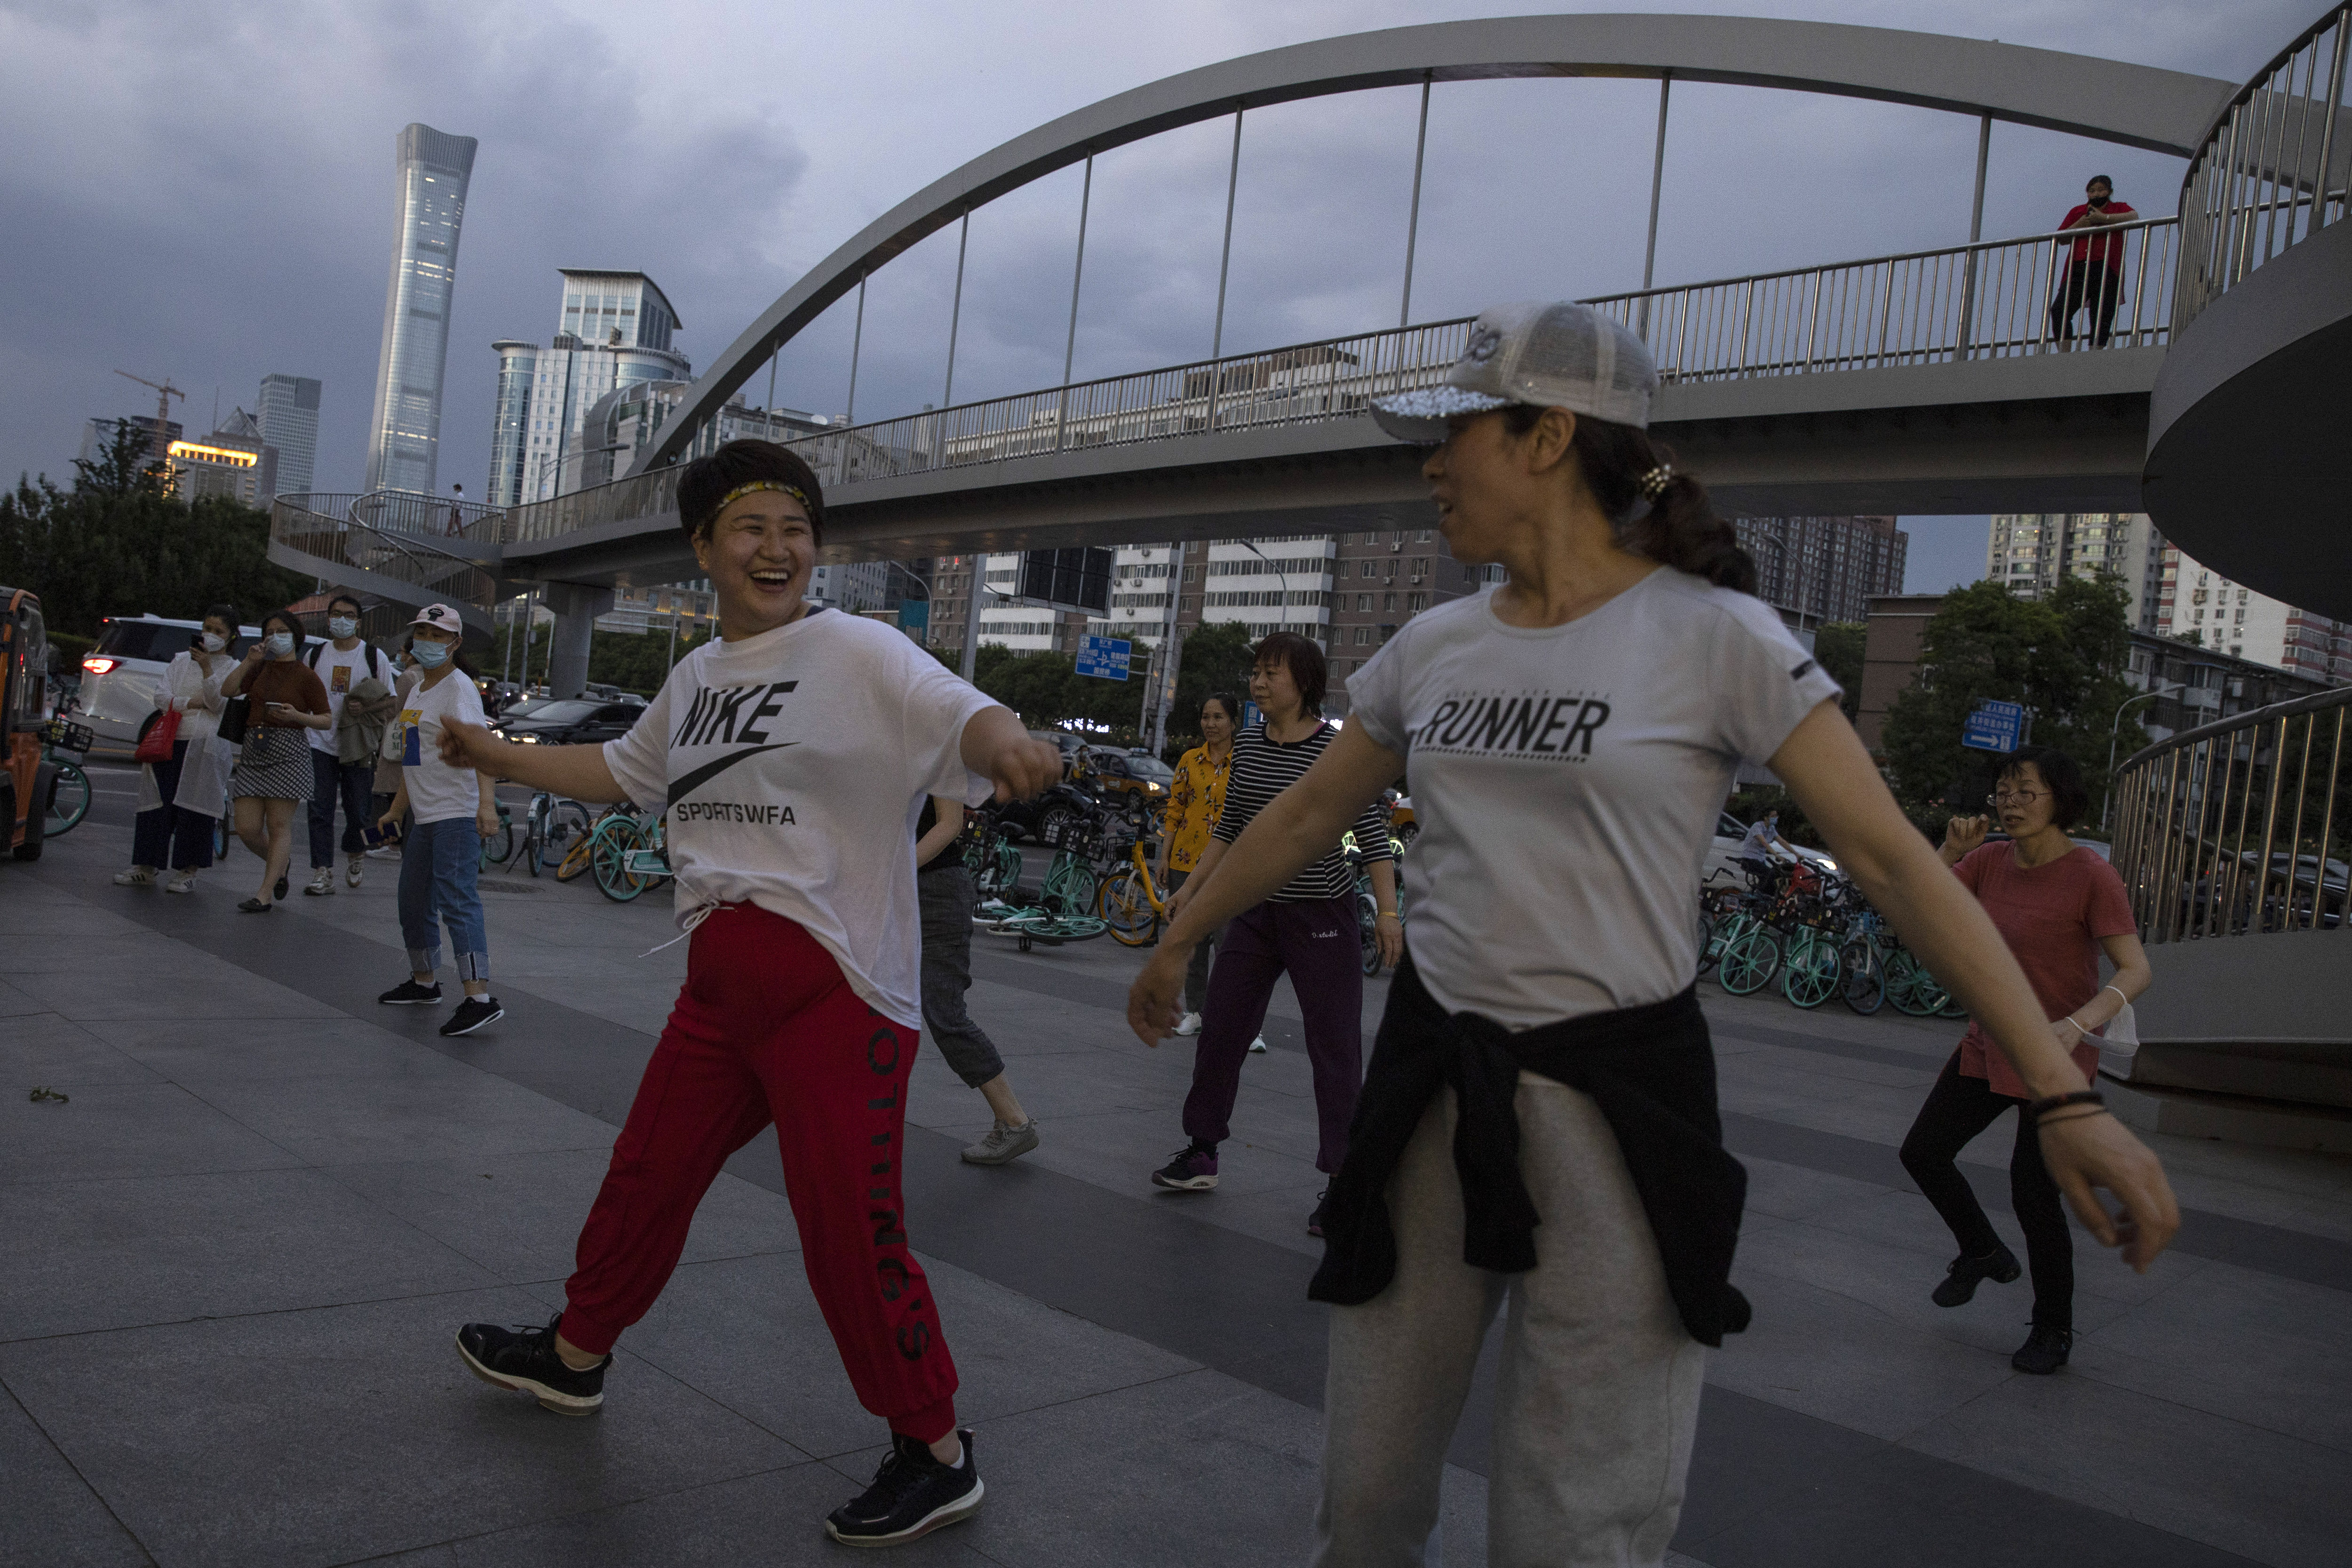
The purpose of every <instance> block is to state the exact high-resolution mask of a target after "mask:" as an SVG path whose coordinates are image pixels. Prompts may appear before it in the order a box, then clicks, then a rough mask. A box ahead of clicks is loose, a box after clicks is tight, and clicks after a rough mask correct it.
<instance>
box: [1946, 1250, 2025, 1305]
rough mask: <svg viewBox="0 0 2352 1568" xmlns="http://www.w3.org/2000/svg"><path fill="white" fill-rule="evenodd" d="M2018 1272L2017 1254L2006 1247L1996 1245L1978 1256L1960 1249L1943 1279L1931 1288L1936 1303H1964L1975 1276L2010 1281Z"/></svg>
mask: <svg viewBox="0 0 2352 1568" xmlns="http://www.w3.org/2000/svg"><path fill="white" fill-rule="evenodd" d="M2018 1272H2019V1270H2018V1267H2017V1255H2016V1254H2015V1253H2013V1252H2011V1251H2010V1249H2009V1248H2008V1247H1994V1248H1993V1249H1992V1250H1991V1251H1990V1252H1988V1253H1986V1254H1985V1255H1984V1256H1983V1257H1981V1258H1970V1257H1969V1256H1968V1255H1967V1254H1966V1253H1963V1254H1961V1255H1960V1256H1959V1257H1958V1258H1953V1259H1952V1266H1951V1267H1950V1268H1947V1269H1946V1270H1944V1280H1943V1283H1942V1284H1940V1285H1938V1286H1937V1287H1936V1289H1935V1292H1934V1297H1935V1302H1936V1305H1937V1306H1938V1307H1965V1306H1967V1305H1968V1304H1969V1299H1970V1298H1971V1297H1973V1296H1975V1294H1976V1293H1977V1282H1978V1281H1979V1280H1981V1279H1990V1280H1991V1281H1992V1282H1993V1283H1994V1284H1996V1285H2009V1284H2013V1283H2015V1282H2016V1279H2017V1276H2018Z"/></svg>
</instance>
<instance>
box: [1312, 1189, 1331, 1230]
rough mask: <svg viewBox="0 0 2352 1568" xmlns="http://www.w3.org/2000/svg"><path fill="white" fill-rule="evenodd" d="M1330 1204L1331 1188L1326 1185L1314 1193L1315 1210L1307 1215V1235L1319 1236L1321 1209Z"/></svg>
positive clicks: (1321, 1227) (1321, 1228) (1326, 1207)
mask: <svg viewBox="0 0 2352 1568" xmlns="http://www.w3.org/2000/svg"><path fill="white" fill-rule="evenodd" d="M1330 1206H1331V1189H1330V1188H1328V1187H1326V1188H1324V1189H1323V1190H1322V1191H1321V1192H1319V1193H1318V1194H1315V1212H1314V1213H1313V1214H1311V1215H1307V1235H1309V1236H1321V1235H1322V1234H1323V1211H1324V1210H1325V1209H1328V1208H1329V1207H1330Z"/></svg>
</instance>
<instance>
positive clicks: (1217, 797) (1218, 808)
mask: <svg viewBox="0 0 2352 1568" xmlns="http://www.w3.org/2000/svg"><path fill="white" fill-rule="evenodd" d="M1241 706H1242V705H1241V703H1240V701H1239V700H1236V699H1235V698H1234V696H1233V695H1232V694H1230V693H1228V692H1223V691H1220V692H1217V693H1215V694H1214V695H1213V696H1212V697H1210V699H1209V700H1207V701H1205V702H1203V703H1202V704H1201V738H1202V744H1200V745H1198V746H1195V747H1193V748H1192V750H1191V751H1189V752H1185V753H1184V757H1183V760H1182V761H1181V762H1180V763H1177V764H1176V782H1175V784H1173V785H1171V787H1170V790H1169V794H1168V818H1167V821H1168V826H1167V827H1166V829H1165V830H1164V831H1163V832H1162V833H1161V834H1160V863H1159V865H1157V866H1155V867H1153V868H1152V875H1153V877H1154V878H1155V879H1157V880H1158V881H1159V882H1160V888H1161V891H1162V893H1163V895H1165V894H1167V893H1172V892H1174V891H1175V890H1176V889H1179V888H1181V887H1182V886H1183V885H1184V879H1185V878H1186V877H1188V876H1190V875H1191V874H1192V868H1193V867H1195V866H1197V865H1199V864H1200V863H1201V856H1202V853H1203V852H1205V851H1206V850H1207V849H1208V847H1209V830H1210V829H1211V828H1213V827H1214V826H1217V817H1218V816H1219V814H1221V813H1222V812H1223V810H1224V809H1225V780H1226V779H1227V778H1228V777H1229V776H1230V775H1231V774H1232V773H1233V766H1234V732H1235V731H1238V730H1239V729H1240V728H1241V717H1242V713H1241ZM1216 942H1217V939H1216V938H1215V937H1211V938H1210V939H1209V940H1208V941H1206V942H1202V943H1201V945H1200V946H1198V947H1196V948H1194V949H1193V950H1192V963H1190V964H1188V965H1187V966H1186V967H1185V970H1184V1016H1183V1018H1182V1019H1181V1021H1180V1022H1179V1023H1178V1024H1177V1026H1176V1032H1177V1033H1178V1034H1180V1035H1197V1034H1199V1033H1200V1032H1201V1007H1202V1003H1203V1002H1205V1001H1206V1000H1207V998H1208V994H1209V960H1210V957H1211V955H1212V953H1213V951H1214V949H1215V947H1216Z"/></svg>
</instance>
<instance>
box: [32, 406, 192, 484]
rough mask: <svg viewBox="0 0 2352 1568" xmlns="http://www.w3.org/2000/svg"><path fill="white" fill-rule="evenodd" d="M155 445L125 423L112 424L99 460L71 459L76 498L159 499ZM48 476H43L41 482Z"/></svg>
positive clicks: (160, 479)
mask: <svg viewBox="0 0 2352 1568" xmlns="http://www.w3.org/2000/svg"><path fill="white" fill-rule="evenodd" d="M154 455H155V448H154V443H153V440H152V437H149V436H148V434H147V433H146V432H145V431H143V430H142V429H140V428H139V427H138V426H135V425H133V424H131V421H130V420H128V419H118V420H116V421H115V422H114V434H113V436H112V437H110V438H109V439H108V441H107V443H106V449H105V450H104V451H102V452H100V454H99V455H98V460H97V461H96V462H91V461H89V460H88V459H87V458H75V459H74V493H75V494H76V495H101V496H127V495H135V494H140V493H145V494H149V495H162V494H163V479H164V477H165V470H164V468H162V467H161V466H160V465H158V464H157V463H156V462H155V461H154ZM43 478H44V479H47V476H46V475H44V476H43Z"/></svg>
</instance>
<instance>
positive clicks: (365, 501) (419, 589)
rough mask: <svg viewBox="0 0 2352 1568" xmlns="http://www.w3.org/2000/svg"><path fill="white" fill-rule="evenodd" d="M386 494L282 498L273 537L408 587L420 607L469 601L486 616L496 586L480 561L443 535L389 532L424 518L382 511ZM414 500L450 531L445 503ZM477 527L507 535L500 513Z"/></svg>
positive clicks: (275, 507) (276, 505)
mask: <svg viewBox="0 0 2352 1568" xmlns="http://www.w3.org/2000/svg"><path fill="white" fill-rule="evenodd" d="M385 495H386V492H382V491H378V492H375V493H373V494H369V495H282V496H279V497H278V498H277V499H276V500H272V501H271V502H270V503H269V537H270V541H271V542H273V543H276V544H278V545H280V546H282V547H284V548H285V549H287V550H289V551H293V552H297V553H299V554H301V555H306V556H309V557H310V558H311V559H313V560H315V561H319V562H322V563H327V564H329V565H333V566H349V567H352V568H353V569H355V570H357V571H361V572H366V573H370V574H373V575H375V576H377V577H382V578H389V579H390V580H392V581H394V582H396V583H401V584H407V585H408V586H409V587H411V588H413V589H415V595H416V603H417V604H419V605H425V604H431V603H433V602H434V601H436V600H442V601H446V602H449V603H452V604H455V603H458V602H463V603H466V604H468V605H473V606H474V607H476V608H477V609H480V610H484V611H487V610H488V609H489V607H490V606H491V605H492V604H493V603H494V602H495V601H496V598H497V594H498V582H497V579H496V578H494V577H493V576H492V575H491V574H489V573H488V572H486V571H484V570H483V569H482V568H481V567H480V566H479V565H478V564H476V563H474V562H472V561H469V560H467V558H466V557H465V556H463V555H461V554H458V553H457V552H453V551H451V550H450V549H449V548H447V545H448V540H447V538H446V535H445V536H444V537H443V538H442V539H440V540H438V541H436V540H434V539H431V538H428V537H427V536H426V535H425V531H422V530H421V529H420V530H411V529H403V528H396V527H393V526H389V524H390V523H392V522H395V521H418V520H419V518H420V517H421V513H419V514H413V515H412V510H410V509H403V508H400V507H396V506H392V507H387V506H384V505H382V504H380V503H382V502H383V500H384V499H385ZM412 499H414V500H417V501H421V502H425V503H427V504H428V505H431V506H434V507H436V508H437V510H439V512H440V517H441V526H442V527H443V528H444V529H446V527H447V526H448V505H449V503H447V502H443V501H436V500H435V498H433V497H431V496H416V497H414V498H412ZM482 512H483V515H480V516H478V517H477V518H476V519H475V520H474V523H475V525H477V526H480V527H484V528H493V527H497V528H502V527H503V526H504V524H503V521H502V520H501V514H499V513H496V512H491V511H489V510H488V509H487V508H484V509H482Z"/></svg>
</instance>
